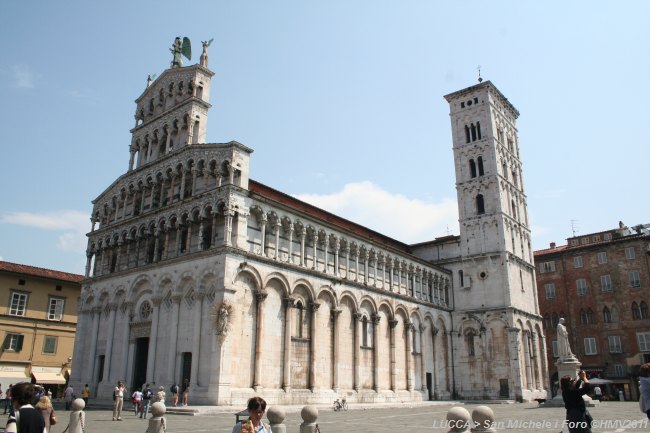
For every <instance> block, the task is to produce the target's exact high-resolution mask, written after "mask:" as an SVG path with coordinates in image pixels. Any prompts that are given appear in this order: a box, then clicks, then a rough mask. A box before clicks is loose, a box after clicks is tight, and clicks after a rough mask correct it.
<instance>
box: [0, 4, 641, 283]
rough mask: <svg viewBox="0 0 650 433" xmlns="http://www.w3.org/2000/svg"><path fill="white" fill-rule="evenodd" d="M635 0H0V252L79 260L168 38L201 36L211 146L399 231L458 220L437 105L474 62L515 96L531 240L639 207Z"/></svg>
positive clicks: (283, 185)
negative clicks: (233, 147)
mask: <svg viewBox="0 0 650 433" xmlns="http://www.w3.org/2000/svg"><path fill="white" fill-rule="evenodd" d="M648 16H650V2H645V1H636V2H633V1H621V2H605V1H572V2H565V1H562V2H560V1H546V2H520V1H498V0H495V1H492V2H480V1H453V2H443V1H362V0H356V1H347V0H346V1H343V0H340V1H338V0H330V1H291V2H289V1H277V2H266V1H237V2H235V1H230V2H226V1H209V2H208V1H205V2H203V1H195V2H191V3H183V2H170V1H157V2H150V1H138V2H126V1H111V2H83V1H66V2H47V1H31V2H18V1H5V2H2V3H0V20H1V21H0V22H1V24H2V25H0V35H1V36H2V40H3V41H5V43H4V44H3V50H2V60H1V61H0V119H2V120H1V121H0V124H1V125H2V128H1V131H2V140H1V143H2V145H1V146H2V170H0V182H1V183H2V189H0V257H1V258H2V259H3V260H7V261H12V262H18V263H23V264H29V265H34V266H41V267H46V268H53V269H59V270H64V271H68V272H76V273H82V272H83V267H84V262H85V255H84V251H85V241H84V234H85V233H86V232H87V231H88V230H89V229H90V221H89V216H90V212H91V208H92V207H91V206H92V205H91V201H92V200H93V199H94V198H95V197H97V196H98V195H99V194H100V193H101V192H102V191H103V190H104V189H105V188H106V187H107V186H108V185H110V183H111V182H112V181H113V180H114V179H115V178H117V177H118V176H119V175H121V174H123V173H124V172H125V171H126V169H127V168H128V160H129V153H128V146H129V143H130V134H129V130H130V129H131V128H132V127H133V126H134V118H133V114H134V111H135V104H134V102H133V101H134V99H135V98H137V97H138V96H139V95H140V93H141V92H142V90H143V89H144V87H145V85H146V77H147V74H154V73H157V74H160V73H161V72H162V71H163V70H164V69H165V68H167V67H168V66H169V62H170V60H171V55H170V53H169V50H168V48H169V47H170V46H171V44H172V42H173V40H174V37H175V36H179V35H180V36H188V37H189V38H190V39H191V40H192V42H193V50H194V58H193V62H192V63H194V62H196V61H198V54H199V53H200V41H201V40H207V39H210V38H214V42H213V43H212V46H211V47H210V69H212V70H213V71H214V72H215V76H214V78H213V80H212V96H211V103H212V105H213V108H212V109H211V111H210V115H209V121H208V142H227V141H230V140H237V141H239V142H241V143H244V144H245V145H247V146H249V147H251V148H253V149H254V150H255V152H254V153H253V156H252V164H251V177H252V178H254V179H255V180H258V181H260V182H263V183H265V184H267V185H269V186H271V187H273V188H276V189H279V190H281V191H283V192H286V193H289V194H294V195H297V196H299V197H301V198H303V199H306V200H309V201H312V202H313V203H316V204H318V205H319V206H321V207H324V208H327V209H329V210H331V211H333V212H335V213H338V214H339V215H341V216H344V217H347V218H349V219H352V220H354V221H356V222H358V223H361V224H363V225H366V226H368V227H370V228H373V229H376V230H379V231H382V232H384V233H386V234H387V235H389V236H392V237H395V238H396V239H399V240H402V241H405V242H413V243H415V242H420V241H426V240H429V239H433V238H434V237H437V236H442V235H445V234H447V233H453V234H457V233H458V223H457V211H456V192H455V185H454V182H455V180H454V167H453V156H452V151H451V133H450V122H449V114H448V113H449V111H448V106H447V104H446V102H445V100H444V99H443V95H445V94H447V93H451V92H453V91H456V90H459V89H462V88H464V87H467V86H470V85H473V84H475V83H476V79H477V70H476V69H477V66H478V65H481V66H482V72H481V74H482V76H483V77H484V78H485V79H489V80H491V81H492V82H493V83H494V84H495V85H496V86H497V87H498V88H499V89H500V90H501V91H502V92H503V93H504V94H505V95H506V96H507V97H508V98H509V100H510V101H511V102H512V103H513V104H514V105H515V107H517V109H518V110H519V111H520V113H521V116H520V118H519V121H518V127H519V138H520V144H521V157H522V160H523V167H524V176H523V177H524V185H525V188H526V193H527V197H528V210H529V219H530V222H531V225H532V230H533V233H532V234H533V248H534V249H541V248H545V247H546V246H547V245H548V243H549V242H551V241H556V242H558V243H563V242H564V240H565V238H566V237H568V236H570V235H571V230H572V223H571V221H572V220H575V221H576V222H575V224H574V225H575V227H576V228H577V233H590V232H594V231H601V230H606V229H609V228H613V227H615V226H616V225H617V224H618V221H619V220H622V221H624V222H625V223H626V224H628V225H634V224H639V223H648V222H650V218H649V217H648V215H649V208H650V204H649V202H650V201H649V200H648V192H647V188H646V185H645V183H644V182H642V180H644V179H643V177H642V176H643V175H644V174H646V172H647V165H648V150H647V149H648V141H649V139H648V136H649V135H648V133H647V128H648V127H647V125H648V120H647V117H648V113H649V111H650V110H648V103H649V101H650V91H649V88H650V87H649V86H648V78H647V75H648V71H650V60H649V58H650V57H649V56H648V55H647V53H648V42H650V40H649V39H650V38H649V33H650V31H649V30H648V29H649V27H648V24H647V18H648Z"/></svg>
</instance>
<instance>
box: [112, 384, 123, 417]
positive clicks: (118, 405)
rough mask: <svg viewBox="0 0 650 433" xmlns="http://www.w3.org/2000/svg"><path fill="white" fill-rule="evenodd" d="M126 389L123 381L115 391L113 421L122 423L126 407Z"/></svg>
mask: <svg viewBox="0 0 650 433" xmlns="http://www.w3.org/2000/svg"><path fill="white" fill-rule="evenodd" d="M125 392H126V387H125V386H124V384H123V383H122V382H121V381H118V382H117V386H116V387H115V388H114V389H113V421H115V420H117V421H122V406H123V405H124V393H125Z"/></svg>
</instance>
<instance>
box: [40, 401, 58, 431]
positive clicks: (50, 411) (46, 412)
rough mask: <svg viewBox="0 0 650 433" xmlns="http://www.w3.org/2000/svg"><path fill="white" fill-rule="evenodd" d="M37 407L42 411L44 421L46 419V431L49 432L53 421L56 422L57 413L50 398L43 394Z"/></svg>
mask: <svg viewBox="0 0 650 433" xmlns="http://www.w3.org/2000/svg"><path fill="white" fill-rule="evenodd" d="M35 408H36V409H37V410H40V411H41V415H43V421H45V433H49V432H50V427H52V425H53V423H56V414H55V413H54V408H53V407H52V402H51V401H50V398H49V397H48V396H46V395H44V396H42V397H41V398H40V399H39V400H38V403H36V406H35Z"/></svg>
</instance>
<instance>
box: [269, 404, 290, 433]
mask: <svg viewBox="0 0 650 433" xmlns="http://www.w3.org/2000/svg"><path fill="white" fill-rule="evenodd" d="M285 417H286V414H285V412H284V409H282V408H281V407H275V406H272V407H270V408H269V410H268V411H267V412H266V418H267V419H268V420H269V423H271V431H273V433H287V426H285V425H284V424H283V423H284V418H285Z"/></svg>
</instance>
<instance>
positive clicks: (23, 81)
mask: <svg viewBox="0 0 650 433" xmlns="http://www.w3.org/2000/svg"><path fill="white" fill-rule="evenodd" d="M13 75H14V87H18V88H19V89H32V88H34V78H35V75H34V73H33V72H32V71H31V70H30V69H29V68H28V67H27V66H25V65H14V67H13Z"/></svg>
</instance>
